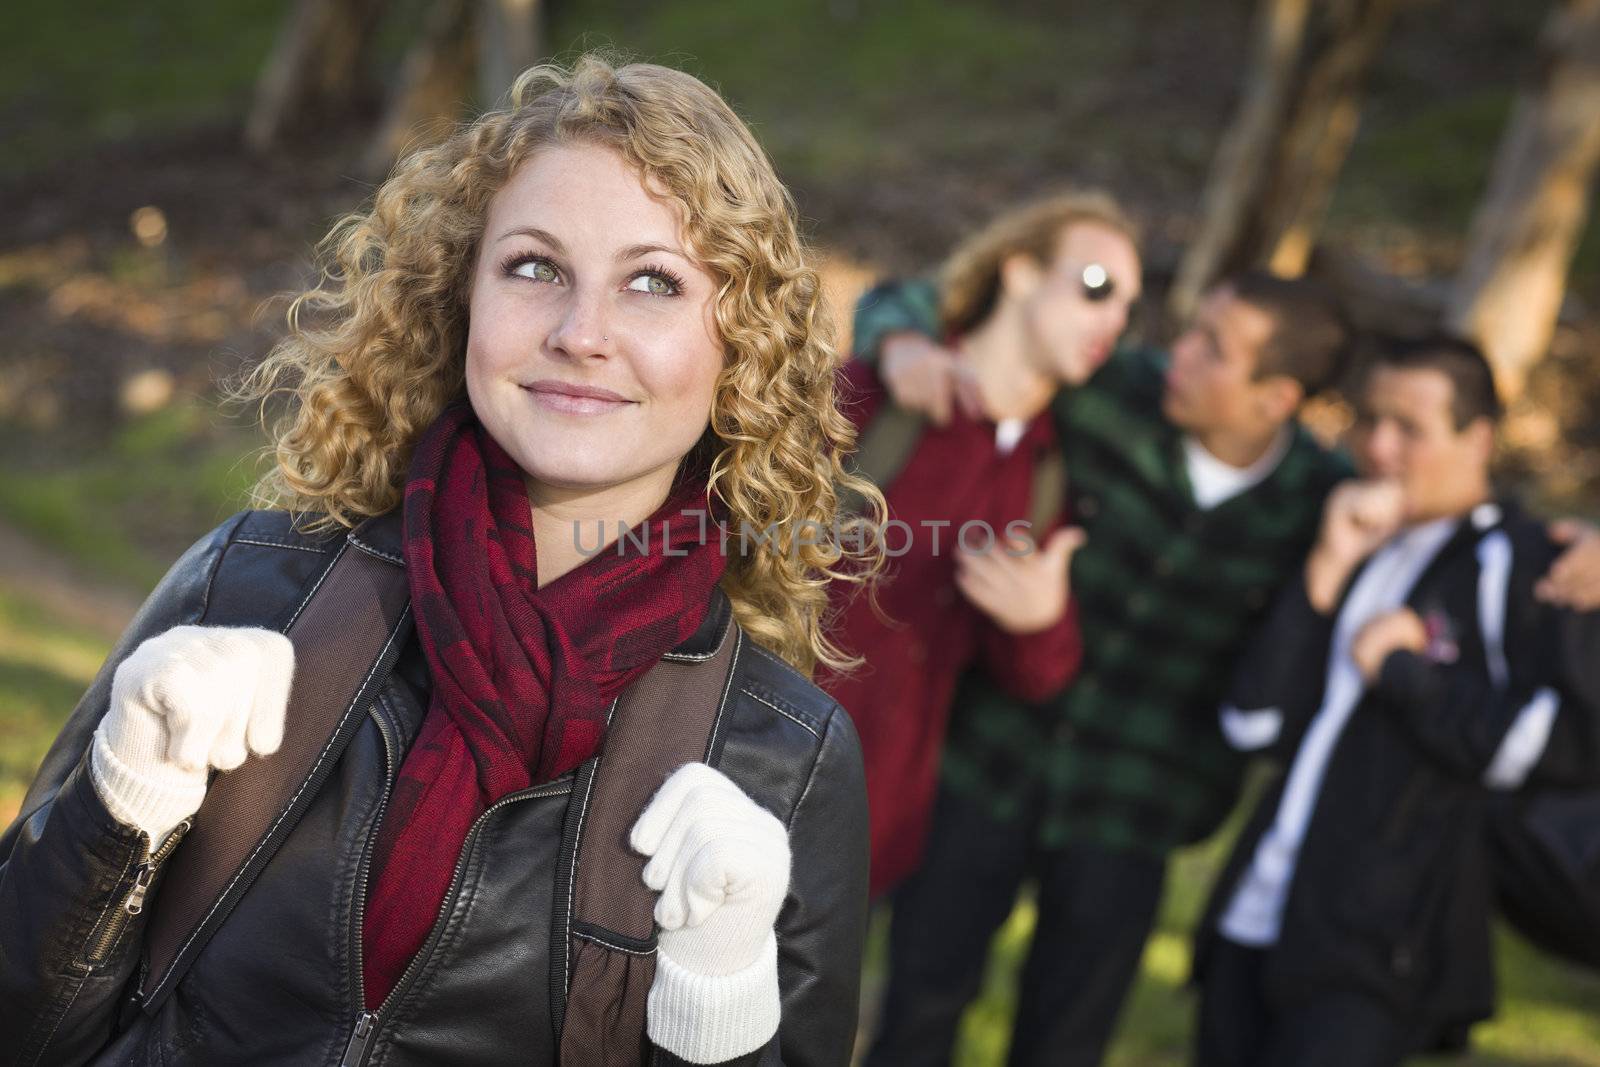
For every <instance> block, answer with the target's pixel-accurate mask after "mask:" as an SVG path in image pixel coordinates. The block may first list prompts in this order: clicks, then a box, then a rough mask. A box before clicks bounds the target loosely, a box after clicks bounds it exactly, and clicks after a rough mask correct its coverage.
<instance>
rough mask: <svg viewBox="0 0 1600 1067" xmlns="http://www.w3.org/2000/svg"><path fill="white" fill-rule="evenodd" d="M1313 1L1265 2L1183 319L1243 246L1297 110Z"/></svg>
mask: <svg viewBox="0 0 1600 1067" xmlns="http://www.w3.org/2000/svg"><path fill="white" fill-rule="evenodd" d="M1310 9H1311V0H1262V3H1261V6H1260V8H1258V9H1257V12H1256V32H1255V48H1254V56H1253V58H1252V59H1251V61H1250V67H1249V73H1248V74H1247V75H1246V78H1245V84H1244V95H1243V96H1242V97H1241V98H1240V101H1239V109H1238V111H1237V112H1236V113H1235V115H1234V119H1233V124H1232V125H1231V126H1229V127H1228V129H1227V131H1226V132H1225V133H1224V134H1223V136H1222V143H1221V144H1220V145H1218V146H1217V154H1216V156H1215V158H1214V159H1213V161H1212V164H1211V175H1210V177H1209V178H1208V179H1207V180H1206V187H1205V191H1204V192H1203V193H1202V194H1201V198H1200V227H1199V230H1198V232H1197V233H1196V234H1195V235H1194V238H1193V239H1192V240H1191V241H1190V242H1189V245H1188V249H1187V250H1186V251H1185V252H1184V255H1183V259H1182V260H1181V261H1180V262H1179V263H1178V271H1177V275H1176V277H1175V278H1174V279H1173V282H1172V289H1171V290H1170V291H1169V293H1168V297H1167V300H1168V307H1169V308H1170V309H1171V311H1172V313H1173V316H1174V317H1175V318H1177V319H1179V320H1182V319H1186V318H1188V317H1189V315H1190V314H1191V313H1192V312H1193V311H1194V306H1195V304H1196V303H1197V302H1198V301H1199V298H1200V293H1201V291H1202V290H1204V289H1205V287H1206V286H1207V285H1209V284H1211V282H1212V280H1213V279H1215V278H1216V277H1217V275H1218V273H1219V272H1220V270H1221V266H1222V263H1223V262H1224V260H1226V259H1227V258H1228V257H1229V255H1230V254H1231V252H1232V249H1233V247H1234V246H1235V245H1236V244H1237V243H1238V240H1239V234H1240V233H1241V232H1242V231H1243V229H1244V227H1245V225H1246V219H1245V216H1246V213H1247V211H1248V209H1249V207H1250V205H1251V204H1252V203H1253V202H1254V199H1255V196H1256V193H1257V191H1258V190H1259V189H1260V188H1261V186H1262V183H1263V175H1264V173H1265V170H1266V167H1267V163H1268V159H1269V158H1270V156H1271V152H1272V145H1273V140H1274V138H1275V137H1276V136H1277V133H1278V130H1279V129H1280V128H1281V127H1282V124H1283V116H1284V114H1285V113H1286V112H1287V111H1288V108H1289V93H1290V89H1291V86H1292V83H1293V79H1294V73H1295V68H1296V64H1297V63H1298V61H1299V58H1300V53H1301V50H1302V47H1303V45H1304V43H1305V36H1306V22H1307V20H1308V17H1309V15H1310Z"/></svg>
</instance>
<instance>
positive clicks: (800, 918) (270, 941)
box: [0, 512, 867, 1067]
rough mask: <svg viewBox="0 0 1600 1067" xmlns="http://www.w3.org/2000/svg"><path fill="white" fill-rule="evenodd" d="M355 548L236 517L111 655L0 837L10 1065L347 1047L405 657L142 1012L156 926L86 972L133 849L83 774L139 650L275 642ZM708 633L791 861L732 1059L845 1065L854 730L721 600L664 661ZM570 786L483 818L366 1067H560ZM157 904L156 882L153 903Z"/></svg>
mask: <svg viewBox="0 0 1600 1067" xmlns="http://www.w3.org/2000/svg"><path fill="white" fill-rule="evenodd" d="M399 535H400V522H399V516H398V513H391V514H390V515H386V516H382V517H379V518H378V519H375V520H371V521H369V522H368V523H366V524H364V525H363V526H361V527H358V529H357V530H356V531H355V532H353V533H351V534H349V535H348V538H349V542H350V544H351V545H352V546H354V548H356V549H359V550H361V551H364V552H368V553H370V554H372V555H375V556H377V557H379V558H381V559H385V560H388V561H389V562H391V563H393V564H395V565H397V566H403V565H404V563H403V560H402V558H401V551H400V537H399ZM345 537H346V535H345V534H342V533H341V534H337V535H323V536H321V537H317V536H310V535H305V534H302V533H299V532H297V531H295V530H294V529H293V528H292V526H291V523H290V520H289V517H288V516H287V515H286V514H284V513H281V512H246V513H242V514H240V515H237V516H235V517H234V518H232V519H230V520H228V521H227V522H225V523H224V524H223V525H222V526H220V527H218V528H217V529H216V530H215V531H213V532H212V533H211V534H210V535H208V536H207V537H205V538H204V539H202V540H201V541H200V542H199V543H197V544H196V545H195V546H194V547H193V548H192V549H190V550H189V552H188V553H187V554H186V555H185V556H184V557H183V558H182V559H181V560H179V561H178V563H177V564H176V565H175V566H174V567H173V569H172V571H171V572H170V573H169V574H168V575H167V577H166V579H165V580H164V581H163V582H162V583H161V585H160V586H159V587H158V588H157V590H156V591H155V593H154V594H152V596H151V597H150V599H149V600H148V601H147V602H146V603H145V605H144V607H143V608H142V609H141V611H140V612H139V615H138V617H137V618H136V619H135V620H134V622H133V624H132V625H131V626H130V627H129V629H128V631H127V633H126V634H124V635H123V638H122V640H121V642H120V643H119V644H118V646H117V647H116V649H115V650H114V651H113V652H112V654H111V657H110V658H109V659H108V660H107V662H106V664H105V666H104V667H103V668H102V670H101V672H100V675H99V677H98V678H96V680H95V682H94V684H93V686H92V687H91V688H90V690H89V692H88V693H87V695H86V696H85V697H84V698H83V700H82V702H81V703H80V704H79V705H78V708H77V709H76V711H74V713H73V715H72V717H71V719H70V720H69V721H68V723H67V725H66V727H65V728H64V729H63V730H62V732H61V735H60V737H59V738H58V739H57V740H56V742H55V744H54V746H53V747H52V748H51V750H50V752H49V754H48V755H47V756H46V757H45V760H44V763H43V765H42V767H41V768H40V771H39V775H38V778H37V780H36V781H35V782H34V784H33V786H32V788H31V789H30V790H29V793H28V796H27V798H26V800H25V801H24V802H23V806H22V811H21V814H20V815H19V817H18V819H17V821H16V822H15V823H14V824H13V825H12V826H11V827H10V829H9V830H7V831H6V833H5V836H4V837H3V838H0V863H3V866H0V1034H3V1035H4V1036H5V1039H6V1040H5V1042H4V1043H3V1045H0V1062H4V1063H8V1064H11V1063H14V1064H29V1065H31V1064H77V1063H85V1062H90V1061H95V1062H102V1063H115V1064H145V1063H150V1064H164V1065H177V1064H206V1065H215V1064H229V1063H285V1064H289V1063H292V1064H337V1063H340V1062H341V1059H342V1058H343V1057H344V1056H345V1055H346V1052H347V1050H348V1049H351V1048H359V1047H360V1042H353V1041H352V1035H353V1034H354V1033H355V1030H356V1024H357V1021H358V1019H359V1017H360V1016H361V1015H362V991H361V956H360V952H361V945H360V934H361V928H362V924H361V914H362V907H363V904H364V901H365V893H366V876H367V864H368V861H369V858H370V852H371V847H372V841H373V831H374V829H375V828H376V826H377V825H378V823H379V822H380V821H381V818H382V815H383V807H384V803H385V801H386V799H387V796H388V793H389V790H390V788H391V786H392V784H393V781H394V776H395V772H396V769H397V768H398V767H399V765H400V762H401V760H402V759H403V757H404V754H405V752H406V750H407V747H408V746H409V745H410V743H411V742H412V740H413V739H414V738H415V737H416V734H417V730H418V726H419V724H420V722H421V719H422V716H423V713H424V712H425V710H426V709H427V706H428V692H429V682H428V673H427V669H426V665H425V661H424V659H423V657H422V654H421V651H420V646H418V645H417V643H416V641H415V638H414V636H413V637H412V639H411V640H410V641H409V644H408V647H407V648H406V649H405V650H404V651H403V652H402V653H401V655H400V657H399V659H398V661H397V662H396V664H395V666H394V668H393V669H392V671H391V672H390V674H389V677H388V678H387V680H386V681H385V682H384V683H383V685H382V686H381V688H380V689H379V690H378V694H379V695H378V697H377V699H376V700H375V701H374V703H373V704H372V707H371V709H370V710H369V712H368V713H367V716H366V719H365V721H364V722H363V723H362V725H361V728H360V730H359V731H358V733H357V734H356V736H355V738H354V739H353V740H352V741H351V742H350V745H349V747H348V748H347V749H346V750H345V752H344V754H343V756H342V757H341V759H340V761H339V764H338V765H337V767H336V768H335V770H334V772H333V774H332V776H331V778H329V779H328V780H327V781H326V782H325V784H324V785H323V786H322V787H321V789H320V790H319V792H318V794H317V796H316V798H315V800H314V801H313V802H312V803H311V806H310V807H309V809H308V810H307V811H306V813H305V815H304V817H303V818H302V819H301V820H300V821H299V823H298V825H297V826H296V827H295V828H294V830H293V831H292V833H290V834H289V836H288V837H287V838H286V839H285V841H284V843H283V845H282V846H281V848H279V850H278V851H277V853H276V854H275V855H274V857H273V858H272V860H271V861H270V862H269V863H268V864H267V865H266V867H265V868H264V869H263V870H262V872H261V874H260V876H259V877H258V878H257V880H256V881H255V883H254V884H253V885H252V886H251V887H250V888H249V890H248V891H247V892H246V893H245V894H244V895H243V897H242V898H241V899H240V900H239V902H238V904H237V906H236V907H235V908H234V910H233V911H232V913H231V914H230V915H229V917H228V918H227V920H226V921H225V922H224V923H223V924H222V925H221V927H220V928H219V929H218V930H217V932H216V934H215V935H214V936H213V937H212V938H211V940H210V941H209V943H208V944H207V945H206V947H205V949H204V950H203V951H202V952H201V953H200V955H199V956H198V957H197V958H196V960H195V962H194V963H193V965H192V967H191V968H190V969H189V971H188V972H187V974H186V975H185V976H184V978H183V979H182V980H181V981H180V982H179V984H178V985H177V987H176V988H175V990H174V991H173V993H172V995H171V996H169V997H166V998H165V999H164V1000H162V1001H161V1002H160V1003H159V1004H158V1005H157V1006H156V1007H155V1009H154V1011H153V1012H148V1011H145V1010H143V1008H142V1005H141V1002H140V999H139V995H140V994H139V989H140V984H141V982H142V981H143V980H144V976H143V974H141V969H142V963H141V951H140V948H141V935H142V931H143V923H144V922H145V920H146V917H147V916H148V915H149V909H148V908H147V909H145V911H144V912H143V913H142V915H140V916H138V917H135V918H133V919H131V920H129V921H128V925H127V927H126V929H125V930H124V931H123V932H122V933H121V934H120V935H119V936H118V938H117V940H116V942H115V944H114V945H113V946H112V947H111V948H110V950H109V951H101V952H98V953H97V952H95V951H93V950H94V948H95V947H97V945H98V943H99V942H101V941H102V940H103V939H102V938H101V937H100V936H99V935H100V934H102V933H103V932H104V931H105V930H106V929H107V927H106V924H107V923H108V922H112V921H119V920H117V919H115V918H114V917H115V916H119V915H123V914H125V912H124V910H123V908H122V902H123V901H124V900H126V898H127V897H128V895H129V893H130V891H131V889H132V887H133V884H134V881H135V879H136V877H137V875H138V866H139V864H140V863H141V862H142V861H143V860H145V859H146V858H147V855H148V853H147V845H148V842H147V840H146V838H145V836H144V835H143V834H142V833H140V832H138V831H136V830H132V829H129V828H126V827H123V826H121V825H119V824H117V823H116V822H115V821H114V820H113V819H112V818H111V816H110V815H109V814H108V813H107V811H106V809H105V806H104V805H103V804H102V803H101V801H100V799H99V797H98V796H97V794H96V793H95V790H94V787H93V784H92V783H91V781H90V777H89V771H88V759H87V752H88V748H89V742H90V739H91V737H92V735H93V732H94V729H95V726H96V724H97V723H98V722H99V720H100V718H101V717H102V716H103V715H104V714H105V713H106V711H107V705H108V703H109V694H110V687H111V678H112V673H113V671H114V670H115V668H116V666H117V664H118V663H120V662H121V661H122V659H123V658H124V657H126V656H127V655H128V654H129V653H131V652H132V651H133V649H134V648H135V647H137V646H138V645H139V643H140V642H142V641H144V640H145V639H146V638H148V637H150V636H153V635H155V634H159V633H161V632H163V631H165V630H168V629H170V628H171V627H173V626H177V625H180V624H184V623H205V624H208V625H223V626H246V625H259V626H280V625H282V624H283V623H284V621H285V620H286V619H287V618H288V616H289V614H290V613H291V612H292V611H293V609H294V608H295V606H296V605H297V604H298V603H299V602H300V599H301V598H302V597H304V596H305V595H306V593H307V591H308V590H309V589H310V588H311V587H312V585H313V584H314V583H315V582H316V580H317V578H318V577H319V576H320V575H321V574H322V573H323V571H324V570H325V569H326V568H327V566H328V565H329V563H330V561H331V560H332V559H333V556H334V554H335V552H336V551H337V549H338V548H339V547H340V544H341V542H342V541H343V540H344V539H345ZM729 627H734V631H735V632H731V633H730V632H729ZM724 637H726V638H727V639H729V640H737V641H739V642H740V645H739V648H738V652H737V656H736V660H735V663H734V667H733V676H732V682H731V684H730V686H729V688H728V693H727V696H726V697H725V700H726V705H725V707H724V711H723V714H722V717H721V719H720V725H719V726H718V735H717V737H716V738H715V740H714V745H713V750H712V756H711V757H710V759H711V762H712V763H713V764H714V765H716V766H718V767H719V768H720V769H721V770H722V771H723V772H724V773H725V774H727V775H728V776H729V777H730V778H732V779H733V780H734V781H735V782H737V783H738V784H739V785H740V786H741V787H742V788H743V789H744V790H745V791H746V792H747V793H748V794H749V795H750V796H751V797H752V798H754V799H755V800H756V801H757V802H758V803H760V804H761V805H762V806H763V807H766V808H767V809H769V810H770V811H772V812H773V813H774V814H776V815H777V816H778V817H779V818H780V819H782V820H783V821H784V823H785V824H786V825H787V826H788V827H789V833H790V843H791V848H792V851H793V854H794V864H793V872H792V876H791V884H790V887H789V893H788V898H787V900H786V901H785V903H784V906H783V910H782V913H781V915H780V916H779V919H778V926H777V937H778V960H779V963H778V966H779V982H780V987H781V991H782V997H783V1022H782V1025H781V1027H780V1030H779V1034H778V1036H777V1037H775V1038H774V1039H773V1041H772V1042H771V1043H770V1044H769V1046H768V1047H767V1048H765V1049H762V1050H760V1051H759V1052H757V1053H754V1054H752V1055H750V1056H748V1057H746V1058H744V1059H743V1060H741V1061H740V1062H741V1063H749V1064H756V1063H760V1064H776V1063H780V1062H781V1063H785V1064H819V1065H842V1064H845V1063H847V1062H848V1061H849V1057H850V1050H851V1043H852V1039H853V1036H854V1031H855V1024H856V1003H857V986H858V982H859V972H860V964H861V949H862V940H863V937H864V934H865V924H866V879H867V823H866V799H865V787H864V785H863V782H862V772H861V755H860V751H859V748H858V745H857V742H856V735H855V731H854V729H853V728H852V726H851V723H850V720H849V718H848V717H847V716H846V715H845V713H844V712H843V711H842V710H841V709H840V708H839V706H838V705H837V704H835V703H834V702H833V701H831V700H830V699H828V698H827V697H825V696H823V694H822V693H821V692H820V691H819V690H817V689H816V688H814V687H813V686H812V685H810V684H809V683H808V682H807V681H805V680H804V679H803V678H801V677H800V676H799V675H798V674H797V673H796V672H795V671H793V670H792V669H791V668H790V667H788V666H787V665H786V664H784V663H782V662H781V661H779V660H778V658H777V657H775V656H773V655H771V654H770V653H768V652H767V651H765V650H764V649H761V648H759V647H757V646H756V645H755V644H754V642H752V641H750V640H749V639H748V638H746V637H744V636H743V634H742V632H738V631H737V627H736V626H735V624H734V623H733V622H732V620H731V613H730V611H729V608H728V604H727V601H726V599H725V598H724V597H722V595H721V594H720V592H719V593H718V594H717V595H716V598H715V600H714V604H713V610H712V611H711V613H710V614H709V615H708V617H707V620H706V622H705V624H704V625H702V626H701V628H700V630H699V632H697V633H696V634H695V635H694V636H693V637H691V638H690V640H689V641H688V642H685V644H684V645H683V646H680V647H679V649H677V650H676V651H678V652H685V651H687V652H702V651H709V650H710V649H711V648H714V647H716V645H717V644H718V642H720V641H721V640H723V639H724ZM586 766H587V765H586ZM584 773H585V769H584V768H580V769H579V770H578V771H577V772H575V773H574V774H569V775H566V776H564V777H562V778H560V779H557V780H556V781H554V782H550V783H547V784H544V785H540V786H537V787H535V788H532V789H529V790H525V791H523V792H521V793H516V794H512V796H510V797H508V798H505V799H503V800H501V801H500V802H498V803H496V804H495V805H493V806H492V807H491V809H490V810H489V811H488V812H486V813H485V814H484V815H483V816H482V817H480V819H479V820H478V822H477V823H476V824H475V826H474V829H473V831H472V833H471V835H470V836H469V837H468V839H467V841H466V843H465V844H464V845H463V847H462V851H461V855H460V860H459V862H458V866H457V877H456V884H455V885H453V886H452V889H451V893H450V896H449V897H448V898H447V901H446V907H445V909H444V913H443V916H442V919H441V921H440V922H439V923H438V925H436V927H435V929H434V931H433V933H432V934H430V937H429V940H428V942H427V944H426V945H425V946H424V948H423V950H422V952H421V954H419V957H418V959H417V961H416V962H414V964H413V965H412V967H411V968H410V969H409V970H408V971H407V977H406V978H405V979H403V980H402V983H401V985H400V986H399V987H397V988H396V990H395V992H394V993H393V995H391V997H390V998H389V1000H388V1001H386V1003H385V1005H384V1006H383V1009H382V1011H381V1012H380V1014H379V1018H378V1023H377V1026H376V1028H375V1033H374V1034H373V1035H372V1037H371V1039H370V1040H369V1042H368V1045H367V1050H366V1054H365V1060H364V1062H365V1063H368V1064H372V1065H378V1064H384V1065H402V1064H429V1065H438V1064H450V1063H458V1064H473V1065H475V1067H476V1065H486V1064H529V1063H533V1064H550V1063H554V1062H555V1060H556V1049H557V1048H558V1034H557V1029H556V1027H557V1023H556V1022H555V1021H554V1020H556V1019H559V1018H560V1014H561V1012H562V1010H563V1008H564V1005H563V1002H562V997H563V996H564V991H563V990H562V989H561V988H560V986H561V985H562V983H561V981H560V980H559V976H557V977H556V979H553V978H552V967H551V960H552V949H553V947H558V946H565V945H566V944H567V943H568V940H567V938H568V931H567V928H566V926H567V918H566V915H567V913H566V910H565V907H564V905H565V903H566V895H565V891H566V887H567V885H568V880H567V878H565V877H564V875H566V874H568V873H570V872H568V871H566V867H565V861H566V860H567V858H568V857H570V856H571V855H573V849H574V848H575V845H576V841H575V840H567V838H569V837H573V836H574V835H575V833H576V827H577V826H578V825H579V824H580V822H581V820H570V823H569V820H568V819H567V808H568V804H569V801H571V799H572V797H573V795H574V782H575V781H576V780H579V779H581V777H582V776H583V775H584ZM160 889H161V887H160V881H159V873H158V875H157V881H156V882H155V886H154V889H153V890H152V893H153V894H159V892H160ZM557 951H561V950H560V949H559V948H557ZM557 958H562V959H564V958H565V956H564V955H561V956H559V957H557ZM654 1055H655V1056H656V1057H657V1060H656V1062H676V1061H675V1060H674V1059H673V1058H671V1057H669V1056H667V1055H666V1054H665V1053H663V1052H661V1051H660V1050H654ZM97 1056H99V1057H100V1058H99V1059H98V1060H96V1057H97Z"/></svg>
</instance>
